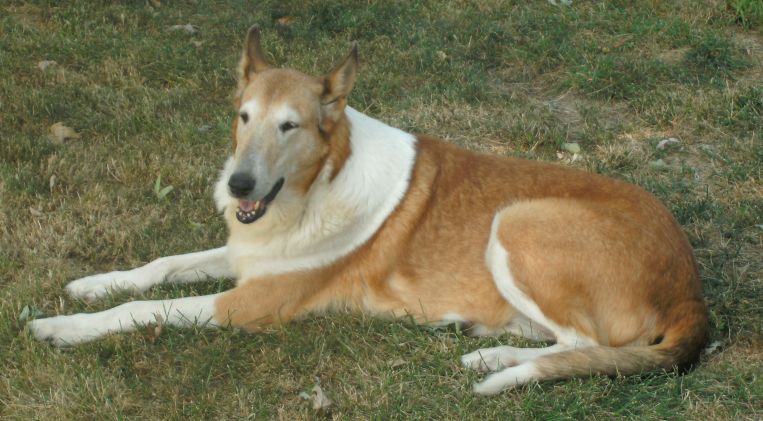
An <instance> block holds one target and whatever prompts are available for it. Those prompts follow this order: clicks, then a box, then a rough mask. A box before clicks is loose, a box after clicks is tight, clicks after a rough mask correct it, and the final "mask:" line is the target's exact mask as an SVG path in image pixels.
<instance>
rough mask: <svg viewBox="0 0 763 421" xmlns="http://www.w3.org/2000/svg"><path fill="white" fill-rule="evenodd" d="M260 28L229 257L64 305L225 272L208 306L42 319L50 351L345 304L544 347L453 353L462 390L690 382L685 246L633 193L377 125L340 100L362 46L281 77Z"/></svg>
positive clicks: (242, 125) (258, 323)
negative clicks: (463, 378)
mask: <svg viewBox="0 0 763 421" xmlns="http://www.w3.org/2000/svg"><path fill="white" fill-rule="evenodd" d="M259 38H260V35H259V30H258V29H257V27H252V28H251V29H250V30H249V33H248V36H247V41H246V45H245V48H244V52H243V57H242V59H241V64H240V83H239V88H238V92H237V98H238V100H237V107H238V113H239V114H238V116H237V118H236V119H235V121H234V124H233V131H234V153H233V156H232V157H231V158H230V159H229V160H228V161H227V163H226V164H225V168H224V169H223V171H222V174H221V175H220V180H219V182H218V183H217V186H216V191H215V200H216V202H217V206H218V208H219V209H220V210H221V211H222V212H223V213H224V217H225V220H226V222H227V224H228V228H229V230H230V237H229V239H228V243H227V245H226V246H225V247H222V248H218V249H213V250H209V251H204V252H199V253H191V254H185V255H180V256H171V257H163V258H160V259H158V260H156V261H153V262H151V263H149V264H147V265H145V266H143V267H140V268H137V269H133V270H130V271H124V272H110V273H106V274H100V275H95V276H90V277H86V278H82V279H79V280H76V281H73V282H71V283H70V284H69V285H67V287H66V291H67V292H68V293H69V294H70V295H71V296H73V297H77V298H87V299H94V298H98V297H101V296H103V295H105V294H107V293H109V292H110V291H122V290H128V291H133V292H140V291H144V290H146V289H148V288H150V287H151V286H153V285H156V284H159V283H162V282H178V283H185V282H195V281H199V280H202V279H205V278H207V277H212V278H235V279H237V280H238V281H237V285H236V287H235V288H233V289H231V290H229V291H225V292H222V293H219V294H213V295H208V296H199V297H189V298H180V299H172V300H160V301H133V302H129V303H126V304H123V305H120V306H118V307H115V308H112V309H110V310H107V311H103V312H99V313H93V314H75V315H70V316H58V317H51V318H47V319H39V320H35V321H32V322H31V323H30V329H31V331H32V332H33V333H34V335H35V336H36V337H37V338H38V339H40V340H45V341H50V342H52V343H53V344H54V345H58V346H62V345H71V344H77V343H80V342H84V341H89V340H92V339H95V338H98V337H100V336H103V335H106V334H108V333H112V332H122V331H129V330H133V329H135V327H136V325H140V324H145V323H149V322H153V321H154V320H155V318H156V317H158V316H157V315H163V318H164V319H165V320H164V322H165V323H166V324H170V325H175V326H189V325H193V324H201V325H204V326H207V327H223V326H229V325H230V326H236V327H241V328H244V329H246V330H248V331H256V330H258V329H261V328H262V327H264V326H268V325H274V324H280V323H285V322H287V321H289V320H291V319H293V318H295V317H299V316H303V315H306V314H308V313H317V312H323V311H327V310H329V309H333V308H349V309H352V310H357V311H364V312H368V313H371V314H374V315H378V316H381V317H391V318H395V317H401V316H405V317H412V318H413V319H414V320H415V321H417V322H420V323H435V322H437V323H440V322H466V323H469V324H470V325H471V329H470V332H471V333H472V334H475V335H492V334H499V333H504V332H507V333H511V334H514V335H520V336H523V337H526V338H530V339H533V340H538V341H554V342H555V344H554V345H552V346H548V347H543V348H514V347H509V346H501V347H496V348H489V349H481V350H478V351H476V352H473V353H470V354H467V355H465V356H463V358H462V363H463V364H464V365H465V366H467V367H471V368H474V369H479V370H489V371H497V372H496V373H495V374H492V375H490V376H489V377H487V378H486V379H485V380H484V381H483V382H481V383H478V384H476V385H475V387H474V390H475V392H477V393H481V394H494V393H498V392H500V391H501V390H503V389H506V388H509V387H513V386H516V385H521V384H524V383H527V382H530V381H539V380H547V379H560V378H567V377H572V376H588V375H591V374H606V375H615V374H622V375H627V374H633V373H640V372H642V371H647V370H655V369H661V368H662V369H672V368H683V367H686V366H688V365H691V364H692V363H693V362H695V361H696V360H697V358H698V355H699V353H700V350H701V348H702V346H703V344H704V343H705V340H706V336H707V330H708V323H707V314H706V307H705V304H704V301H703V298H702V291H701V285H700V282H699V278H698V274H697V268H696V264H695V261H694V257H693V254H692V250H691V247H690V245H689V243H688V241H687V239H686V237H685V236H684V234H683V233H682V232H681V229H680V227H679V226H678V224H677V223H676V221H675V219H674V218H673V217H672V216H671V215H670V214H669V212H668V211H667V210H666V209H665V208H664V207H663V206H662V205H661V204H660V203H659V202H658V201H657V200H656V199H655V198H654V197H653V196H652V195H650V194H649V193H647V192H645V191H644V190H642V189H641V188H639V187H636V186H633V185H629V184H626V183H623V182H620V181H616V180H612V179H609V178H605V177H602V176H598V175H594V174H589V173H585V172H581V171H577V170H574V169H569V168H565V167H560V166H557V165H551V164H545V163H539V162H530V161H524V160H518V159H512V158H505V157H497V156H485V155H478V154H475V153H471V152H468V151H465V150H461V149H458V148H456V147H454V146H451V145H449V144H446V143H443V142H441V141H438V140H436V139H432V138H429V137H424V136H414V135H411V134H408V133H406V132H403V131H401V130H398V129H396V128H393V127H390V126H387V125H386V124H384V123H382V122H380V121H378V120H375V119H373V118H371V117H369V116H366V115H364V114H362V113H360V112H358V111H356V110H354V109H352V108H350V107H348V106H347V96H348V94H349V93H350V90H351V89H352V87H353V84H354V82H355V77H356V73H357V68H358V55H357V47H355V46H354V47H353V49H352V51H351V53H350V55H349V57H348V58H347V59H346V60H345V61H344V62H343V63H342V64H340V65H339V66H337V67H336V68H335V69H334V70H332V71H331V72H330V73H329V74H328V75H327V76H325V77H322V78H315V77H311V76H307V75H305V74H303V73H300V72H298V71H295V70H289V69H275V68H272V67H270V65H269V64H268V63H267V61H266V60H265V57H264V54H263V52H262V48H261V46H260V41H259Z"/></svg>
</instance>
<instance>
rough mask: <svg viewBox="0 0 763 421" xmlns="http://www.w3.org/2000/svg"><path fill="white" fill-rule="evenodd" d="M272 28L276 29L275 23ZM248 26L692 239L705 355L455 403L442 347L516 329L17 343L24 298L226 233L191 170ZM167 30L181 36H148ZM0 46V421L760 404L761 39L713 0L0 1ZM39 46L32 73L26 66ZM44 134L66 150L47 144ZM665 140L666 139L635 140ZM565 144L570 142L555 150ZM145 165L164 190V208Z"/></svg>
mask: <svg viewBox="0 0 763 421" xmlns="http://www.w3.org/2000/svg"><path fill="white" fill-rule="evenodd" d="M284 16H293V17H294V19H293V20H292V21H291V22H292V23H291V24H289V25H281V24H279V23H277V22H278V19H279V18H282V17H284ZM254 22H257V23H259V24H260V25H262V26H263V27H264V28H265V30H264V33H265V45H266V49H267V50H268V51H269V54H271V58H272V60H273V62H275V63H286V64H288V65H289V66H292V67H295V68H298V69H301V70H303V71H306V72H310V73H313V74H320V73H323V72H325V71H326V70H327V69H329V68H330V67H331V65H332V64H333V62H334V60H337V59H338V58H340V57H342V56H343V55H344V54H345V53H346V49H347V48H348V45H349V41H350V40H351V39H357V40H359V42H360V46H361V57H362V70H361V75H360V80H359V82H358V85H357V87H356V90H355V92H354V93H353V96H352V98H351V99H350V103H351V104H352V105H353V106H355V107H356V108H358V109H361V110H364V111H366V112H368V113H369V114H371V115H373V116H376V117H377V118H380V119H382V120H384V121H387V122H389V123H391V124H393V125H395V126H398V127H401V128H403V129H406V130H410V131H416V132H422V133H428V134H433V135H437V136H440V137H443V138H445V139H446V140H448V141H451V142H453V143H456V144H459V145H462V146H464V147H467V148H469V149H472V150H476V151H481V152H488V153H496V154H504V155H514V156H523V157H527V158H531V159H545V160H554V161H558V162H560V163H561V164H562V165H575V166H579V167H581V168H586V169H589V170H591V171H596V172H600V173H604V174H607V175H610V176H613V177H617V178H621V179H625V180H629V181H631V182H634V183H637V184H639V185H642V186H644V187H645V188H647V189H648V190H650V191H652V192H654V193H655V194H656V195H658V196H659V197H660V198H661V199H662V200H664V201H665V203H666V204H667V205H668V206H669V208H670V209H671V210H672V211H673V212H674V213H675V215H676V216H677V218H678V220H679V221H680V223H681V224H682V226H683V228H684V230H685V231H686V232H687V234H688V236H689V238H690V240H691V242H692V244H693V245H694V247H695V250H696V254H697V257H698V261H699V265H700V269H701V275H702V278H703V281H704V284H705V288H706V297H707V301H708V303H709V305H710V311H711V316H712V323H713V339H714V340H719V341H721V342H722V343H723V345H722V347H721V348H720V350H718V351H716V352H715V353H713V354H711V355H709V356H706V357H705V358H704V359H703V362H702V364H701V365H700V366H699V367H698V368H697V369H696V370H694V371H692V372H690V373H688V374H687V375H684V376H679V375H675V374H659V373H658V374H650V375H644V376H640V377H632V378H627V379H607V378H592V379H585V380H572V381H568V382H560V383H549V384H542V385H531V386H527V387H524V388H522V389H519V390H516V391H512V392H508V393H505V394H504V395H502V396H500V397H497V398H490V399H485V398H478V397H475V396H473V395H472V394H471V392H470V384H471V382H473V381H475V380H477V378H478V374H476V373H473V372H470V371H467V370H463V369H461V368H460V367H459V365H458V357H459V356H460V355H461V354H464V353H466V352H469V351H472V350H474V349H476V348H479V347H485V346H490V345H496V344H500V343H521V341H518V340H517V339H516V338H510V337H502V338H487V339H470V338H466V337H464V336H462V335H461V334H460V333H459V332H456V331H453V330H448V329H444V330H443V329H428V328H421V327H413V326H410V325H408V324H406V323H389V322H382V321H378V320H373V319H368V318H365V317H363V316H357V315H347V314H338V315H332V316H327V317H318V318H315V319H310V320H306V321H301V322H297V323H294V324H290V325H289V326H286V327H285V328H283V329H277V330H272V331H268V332H265V333H262V334H258V335H244V334H242V333H240V332H236V331H223V332H214V333H213V332H196V331H194V330H179V329H165V331H164V332H163V333H162V334H161V335H160V336H159V337H158V338H156V340H152V338H151V337H150V336H149V335H147V334H145V333H144V332H136V333H133V334H129V335H123V336H113V337H109V338H106V339H104V340H101V341H97V342H95V343H92V344H87V345H84V346H82V347H78V348H76V349H72V350H57V349H52V348H50V347H48V346H47V345H44V344H40V343H37V342H34V341H33V340H32V339H31V338H30V336H29V335H28V332H27V331H26V329H25V327H24V322H22V321H18V320H17V317H18V315H19V314H20V312H21V309H22V308H23V307H24V306H25V305H31V306H34V307H36V308H39V309H41V310H42V311H43V312H44V313H45V314H46V315H53V314H59V313H67V314H69V313H73V312H81V311H88V312H90V311H98V310H102V309H105V308H108V307H111V306H113V305H116V304H118V303H121V302H124V301H125V300H128V299H131V298H128V297H125V296H117V297H111V298H109V299H106V300H105V301H102V302H95V303H84V302H78V301H74V300H71V299H69V298H67V297H64V296H63V291H62V287H63V286H64V285H65V284H66V283H67V282H68V281H70V280H72V279H75V278H78V277H80V276H83V275H86V274H90V273H95V272H101V271H106V270H111V269H114V268H129V267H134V266H137V265H140V264H144V263H146V262H148V261H150V260H152V259H154V258H156V257H158V256H163V255H168V254H175V253H183V252H188V251H193V250H199V249H205V248H209V247H211V246H216V245H220V244H222V243H223V242H224V241H225V237H226V233H225V227H224V224H223V223H222V221H221V220H220V218H219V217H218V216H217V215H216V213H215V211H214V209H213V206H212V201H211V183H212V181H213V180H214V179H215V177H216V174H217V171H218V168H219V166H220V165H221V163H222V162H223V160H224V159H225V156H226V154H227V153H229V149H230V137H229V124H230V119H231V116H232V115H233V113H232V110H231V109H230V102H231V101H230V100H231V97H230V95H231V92H232V91H233V87H234V85H235V80H234V74H235V73H234V69H235V64H236V62H237V58H238V54H239V45H240V42H241V39H242V37H243V34H244V32H245V30H246V28H247V27H248V26H249V25H250V24H251V23H254ZM186 23H191V24H193V25H195V26H196V27H197V28H198V29H199V30H198V32H197V33H195V34H186V33H182V32H176V31H169V30H168V28H169V27H170V26H172V25H177V24H186ZM0 34H2V36H0V51H2V53H1V54H0V291H2V297H3V299H2V300H1V301H0V317H1V318H2V320H3V322H0V343H2V344H3V346H2V347H0V355H2V360H3V361H4V368H3V371H2V373H0V417H2V418H4V419H41V418H60V419H81V418H86V419H104V418H149V419H180V418H182V419H187V418H192V419H196V418H219V419H240V418H247V417H254V418H257V417H259V418H281V419H303V418H315V417H327V418H340V419H347V418H350V419H353V418H363V419H365V418H405V419H414V418H427V419H431V418H435V419H440V418H443V419H453V418H466V419H495V418H500V419H518V418H524V419H537V418H544V419H545V418H555V419H560V418H576V419H577V418H613V417H629V418H647V419H648V418H652V419H665V418H700V417H701V418H709V419H730V418H734V419H755V418H759V417H760V416H761V414H762V413H763V402H762V401H761V399H760V396H762V395H763V380H761V379H763V363H761V361H763V358H762V357H763V353H761V346H760V343H761V334H762V332H761V326H762V325H763V308H762V307H761V301H760V297H761V295H762V294H763V281H762V279H763V251H762V250H763V227H762V226H761V224H763V219H762V218H763V217H761V215H763V191H762V189H761V184H762V183H761V179H762V178H761V177H762V174H761V169H762V168H763V145H762V144H761V143H762V142H763V130H762V129H763V124H762V123H761V121H762V119H761V115H762V114H763V91H761V90H760V81H761V79H760V75H761V74H762V72H763V54H762V51H763V38H762V37H761V35H760V33H759V32H755V31H751V30H746V29H744V28H743V27H741V26H739V25H737V24H736V23H735V21H734V15H733V12H732V11H730V10H728V9H726V7H725V3H724V2H721V1H717V2H702V3H697V2H691V1H680V0H679V1H674V2H654V1H637V2H635V3H634V2H627V3H623V2H598V3H587V2H574V5H573V6H572V7H571V8H567V7H553V6H551V5H549V4H547V2H503V1H495V2H493V1H488V2H478V3H477V4H470V3H464V2H459V1H449V2H444V3H443V2H429V1H417V2H412V3H410V2H398V1H393V2H369V3H365V2H364V3H357V2H352V1H349V0H331V1H308V2H306V3H305V2H274V1H273V2H270V1H266V2H262V3H257V4H256V5H253V4H250V3H243V2H242V3H234V4H229V3H224V4H223V3H218V2H200V3H193V4H191V3H172V4H165V3H163V2H161V3H160V2H153V1H152V2H146V3H135V4H133V3H127V4H110V5H93V4H92V3H89V2H72V3H66V4H53V3H46V2H35V3H28V2H23V3H22V2H15V1H13V2H10V3H6V4H3V5H2V6H0ZM42 60H53V61H55V62H56V64H54V65H51V66H49V67H48V68H46V69H45V70H40V69H39V68H38V67H37V64H38V62H39V61H42ZM57 122H62V123H63V124H65V125H66V126H69V127H72V128H73V129H74V130H76V131H77V132H78V133H80V134H81V138H80V139H75V140H69V141H66V142H63V143H56V142H52V141H50V140H49V139H48V138H47V132H48V128H49V127H50V126H51V125H52V124H54V123H57ZM668 137H674V138H676V139H678V140H679V141H680V143H679V144H678V145H673V146H670V147H668V148H666V149H665V150H658V149H657V148H656V145H657V143H658V142H659V141H660V140H662V139H665V138H668ZM569 142H574V143H578V144H579V146H580V147H581V150H582V151H581V153H580V155H579V156H577V157H573V156H572V155H571V154H569V153H567V152H563V151H562V150H561V145H562V144H563V143H569ZM573 158H574V159H573ZM656 160H662V161H663V162H664V163H665V165H664V166H660V167H655V166H653V165H650V163H651V162H653V161H656ZM159 176H161V180H162V185H172V186H173V187H174V189H173V191H172V192H171V193H169V194H168V195H167V197H166V198H165V199H163V200H160V199H159V198H157V196H156V195H155V193H154V190H153V186H154V182H155V181H156V179H157V177H159ZM51 179H53V180H54V181H53V182H51ZM229 286H230V282H226V281H222V282H216V283H211V284H207V285H195V286H186V287H162V288H159V289H156V290H152V291H149V292H147V293H145V294H144V295H143V298H149V299H151V298H163V297H176V296H187V295H195V294H206V293H211V292H215V291H220V290H222V289H225V288H227V287H229ZM522 344H523V343H522ZM316 379H317V380H319V381H320V384H321V385H322V387H323V389H324V390H325V391H326V393H327V394H328V395H329V397H330V398H331V399H332V400H333V401H334V402H335V405H334V406H333V407H332V409H331V411H330V412H329V413H327V414H317V413H315V412H313V410H312V409H311V408H310V404H309V402H307V401H304V400H302V399H301V398H299V393H300V392H302V391H309V390H310V389H311V388H312V386H313V385H314V384H315V383H316Z"/></svg>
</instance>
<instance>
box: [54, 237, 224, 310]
mask: <svg viewBox="0 0 763 421" xmlns="http://www.w3.org/2000/svg"><path fill="white" fill-rule="evenodd" d="M234 276H235V275H234V274H233V271H232V270H231V268H230V265H229V264H228V258H227V247H220V248H216V249H212V250H206V251H200V252H196V253H188V254H180V255H177V256H167V257H160V258H158V259H156V260H154V261H153V262H151V263H149V264H147V265H145V266H141V267H139V268H136V269H132V270H126V271H114V272H109V273H101V274H98V275H92V276H87V277H85V278H81V279H77V280H76V281H72V282H70V283H69V284H68V285H67V286H66V292H67V293H68V294H69V295H70V296H72V297H74V298H84V299H88V300H92V299H95V298H99V297H103V296H104V295H106V294H108V293H109V292H119V291H130V292H132V293H136V294H137V293H140V292H143V291H145V290H147V289H149V288H151V287H152V286H154V285H157V284H160V283H162V282H165V281H167V282H172V283H188V282H198V281H203V280H206V279H208V278H232V277H234Z"/></svg>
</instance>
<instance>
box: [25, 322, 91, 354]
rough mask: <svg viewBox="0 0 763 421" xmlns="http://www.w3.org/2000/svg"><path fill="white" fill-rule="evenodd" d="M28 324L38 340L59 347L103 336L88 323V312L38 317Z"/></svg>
mask: <svg viewBox="0 0 763 421" xmlns="http://www.w3.org/2000/svg"><path fill="white" fill-rule="evenodd" d="M27 326H29V331H30V332H32V335H34V337H35V338H36V339H37V340H38V341H42V342H48V343H50V344H52V345H54V346H57V347H65V346H72V345H76V344H79V343H82V342H87V341H90V340H93V339H95V338H97V337H98V336H101V333H99V332H98V331H97V329H94V328H93V326H92V324H90V323H88V315H87V314H73V315H71V316H56V317H48V318H46V319H37V320H32V321H31V322H29V323H28V324H27Z"/></svg>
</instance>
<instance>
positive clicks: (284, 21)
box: [276, 16, 296, 26]
mask: <svg viewBox="0 0 763 421" xmlns="http://www.w3.org/2000/svg"><path fill="white" fill-rule="evenodd" d="M294 19H296V18H295V17H294V16H282V17H280V18H278V19H276V23H277V24H279V25H281V26H291V25H292V24H293V23H294Z"/></svg>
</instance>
